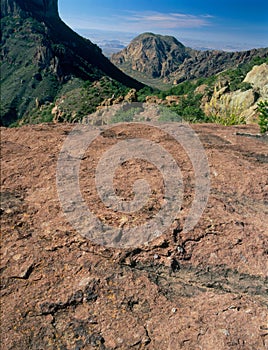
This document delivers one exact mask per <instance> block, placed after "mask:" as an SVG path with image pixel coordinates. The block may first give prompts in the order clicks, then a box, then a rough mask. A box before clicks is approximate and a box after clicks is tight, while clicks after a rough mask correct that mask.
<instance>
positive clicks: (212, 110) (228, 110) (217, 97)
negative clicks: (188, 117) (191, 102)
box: [202, 63, 268, 122]
mask: <svg viewBox="0 0 268 350" xmlns="http://www.w3.org/2000/svg"><path fill="white" fill-rule="evenodd" d="M243 83H247V84H249V86H250V88H248V89H247V90H246V91H243V90H242V89H238V90H235V91H230V89H229V82H228V81H227V80H220V81H219V82H218V83H217V84H216V85H215V87H214V92H213V94H212V96H211V98H209V100H208V101H207V99H206V95H204V97H205V98H204V100H203V101H204V103H203V106H202V107H203V109H204V111H205V113H206V114H207V115H219V116H220V115H221V116H226V117H227V116H232V115H234V116H235V115H236V116H241V118H243V119H245V121H246V122H256V121H257V120H258V114H259V113H258V103H259V102H260V101H267V100H268V64H266V63H263V64H261V65H259V66H254V67H253V68H252V70H250V71H249V72H248V74H247V75H246V77H245V79H244V80H243Z"/></svg>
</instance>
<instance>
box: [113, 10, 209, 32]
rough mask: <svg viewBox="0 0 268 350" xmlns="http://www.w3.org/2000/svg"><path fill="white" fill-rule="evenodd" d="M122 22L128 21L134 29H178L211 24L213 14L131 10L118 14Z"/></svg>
mask: <svg viewBox="0 0 268 350" xmlns="http://www.w3.org/2000/svg"><path fill="white" fill-rule="evenodd" d="M118 18H120V20H121V21H122V22H125V23H128V25H129V26H131V27H132V28H133V29H134V28H136V29H138V28H143V29H149V28H152V29H155V28H159V29H165V28H166V29H176V28H178V29H179V28H200V27H205V26H209V25H210V22H209V19H210V18H212V16H209V15H204V16H194V15H190V14H184V13H161V12H130V13H129V14H128V15H127V16H122V15H120V16H118Z"/></svg>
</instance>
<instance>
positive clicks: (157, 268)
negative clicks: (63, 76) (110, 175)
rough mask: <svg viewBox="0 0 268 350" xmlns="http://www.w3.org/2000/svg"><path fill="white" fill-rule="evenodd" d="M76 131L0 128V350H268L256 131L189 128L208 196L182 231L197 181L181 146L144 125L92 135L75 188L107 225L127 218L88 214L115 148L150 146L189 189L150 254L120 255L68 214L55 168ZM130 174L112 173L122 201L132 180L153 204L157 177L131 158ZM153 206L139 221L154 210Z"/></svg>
mask: <svg viewBox="0 0 268 350" xmlns="http://www.w3.org/2000/svg"><path fill="white" fill-rule="evenodd" d="M180 128H183V126H180ZM72 129H73V126H72V125H68V124H56V125H46V124H44V125H35V126H24V127H22V128H10V129H6V128H2V129H1V135H2V137H1V149H2V152H1V155H2V176H1V181H2V183H1V185H2V186H1V219H2V221H1V222H2V225H1V226H2V227H1V230H2V259H1V270H0V272H1V283H2V286H1V291H0V292H1V301H2V307H1V311H2V312H1V317H2V322H1V329H2V332H1V333H2V336H1V338H2V339H1V340H2V347H3V349H5V350H11V349H12V350H21V349H32V350H40V349H46V350H54V349H66V350H78V349H81V350H82V349H86V350H94V349H102V350H128V349H137V350H138V349H148V350H155V349H159V350H167V349H170V350H174V349H185V350H192V349H199V348H203V349H205V350H215V349H217V350H231V349H236V350H252V349H258V350H265V349H267V347H268V325H267V306H268V305H267V253H268V247H267V242H268V237H267V233H268V232H267V213H268V212H267V210H268V208H267V203H268V183H267V179H268V167H267V165H268V158H267V143H264V141H265V139H264V138H263V139H261V138H255V137H248V136H246V135H248V134H255V133H256V132H257V128H256V127H255V126H240V127H228V128H227V127H226V128H224V127H221V126H216V125H209V124H206V125H194V130H195V131H196V132H197V134H198V136H199V138H200V140H201V141H202V143H203V145H204V148H205V152H206V155H207V157H208V162H209V167H210V180H211V191H210V197H209V201H208V204H207V206H206V209H205V211H204V213H203V215H202V217H201V219H200V221H199V223H198V225H197V226H196V227H195V228H194V229H193V230H191V231H190V232H188V233H183V232H182V231H181V225H182V224H183V222H184V219H185V215H187V210H188V208H189V205H191V202H192V199H193V192H194V185H193V181H194V173H193V169H192V164H191V162H190V161H189V159H188V157H187V155H186V154H185V152H184V151H183V150H182V149H181V147H179V145H178V144H177V143H176V142H174V140H173V139H172V138H170V137H167V135H165V134H163V133H162V132H161V131H159V129H157V128H152V126H149V125H147V126H146V125H144V124H142V125H135V127H134V128H133V125H132V126H130V127H129V126H127V125H120V126H116V127H114V129H112V130H111V129H110V130H107V131H106V130H105V129H101V130H99V131H100V135H99V136H98V138H97V139H96V140H95V142H94V144H92V145H91V147H90V149H89V150H88V151H87V153H86V154H85V156H84V157H83V159H82V164H81V169H80V180H81V181H80V186H81V191H82V192H83V195H84V198H85V200H86V203H87V204H88V206H89V207H90V208H95V209H96V210H97V213H98V215H99V217H100V218H102V219H103V220H109V222H110V223H111V224H113V225H122V224H123V223H125V219H124V217H121V216H120V215H119V214H120V213H118V212H117V213H115V215H112V213H111V212H110V210H108V208H102V207H97V208H96V203H97V206H98V203H99V199H98V194H97V193H96V192H95V191H94V190H93V189H94V184H95V177H94V171H95V170H96V165H97V163H98V160H99V159H100V157H101V155H103V153H104V152H105V151H107V149H109V148H110V147H111V146H112V145H114V144H115V143H117V142H119V141H123V140H126V139H127V138H129V137H130V138H133V137H138V138H146V139H149V140H151V141H153V142H156V143H157V144H159V145H161V146H162V147H164V148H165V149H166V150H168V152H169V153H170V155H172V157H173V158H174V159H176V161H177V162H178V164H179V165H180V169H181V171H182V176H183V181H184V186H185V188H184V190H185V192H184V197H183V205H182V208H181V212H180V213H179V216H178V218H177V220H176V222H174V225H172V226H171V227H170V229H169V230H167V232H165V233H164V234H163V235H162V236H161V237H160V238H159V239H157V240H155V241H153V242H151V244H150V245H147V246H146V245H144V246H140V247H136V248H134V247H133V249H127V250H120V249H116V248H113V249H112V248H107V247H104V246H99V245H97V244H95V243H93V242H91V241H90V240H87V239H86V238H84V237H82V236H80V235H79V233H78V232H76V231H75V230H74V229H73V228H72V227H71V226H70V225H69V224H68V223H67V221H66V220H67V219H66V217H65V216H64V215H63V212H62V208H61V205H60V202H59V199H58V194H57V186H56V169H57V159H58V155H59V151H60V149H61V147H62V145H63V142H64V141H65V140H66V137H67V135H68V133H69V132H70V131H71V130H72ZM93 130H95V131H96V130H97V129H93ZM95 131H94V132H95ZM97 131H98V130H97ZM249 136H250V135H249ZM74 156H75V155H74ZM70 158H71V156H70ZM129 165H130V166H129V167H126V166H124V164H122V167H120V168H119V169H117V172H116V174H115V183H114V185H115V188H116V190H117V191H118V193H119V194H120V195H121V196H123V197H124V198H125V199H126V200H128V199H131V198H132V191H131V190H130V189H132V184H133V181H135V180H136V179H137V178H140V177H142V178H147V179H148V180H149V181H150V185H151V186H152V188H153V189H154V192H153V199H154V200H157V198H161V197H157V193H158V191H159V188H160V187H161V183H162V182H161V179H160V178H159V172H158V170H157V169H155V168H154V167H152V166H151V165H149V164H148V163H141V162H139V161H138V160H135V161H133V162H132V160H131V161H130V163H129ZM146 174H147V175H146ZM146 176H147V177H146ZM159 186H160V187H159ZM154 200H153V201H152V202H151V204H152V206H148V207H145V208H144V210H143V211H139V213H138V214H137V216H136V217H135V218H134V219H137V220H141V219H144V218H146V217H148V215H149V216H150V215H152V213H153V212H154V210H155V209H157V202H154ZM92 206H93V207H92ZM122 220H123V221H122Z"/></svg>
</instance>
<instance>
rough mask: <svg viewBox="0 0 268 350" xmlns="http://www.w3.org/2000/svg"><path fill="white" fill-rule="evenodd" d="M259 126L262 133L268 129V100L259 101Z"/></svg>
mask: <svg viewBox="0 0 268 350" xmlns="http://www.w3.org/2000/svg"><path fill="white" fill-rule="evenodd" d="M258 112H259V113H260V114H259V126H260V132H261V134H264V133H266V132H267V131H268V101H261V102H259V103H258Z"/></svg>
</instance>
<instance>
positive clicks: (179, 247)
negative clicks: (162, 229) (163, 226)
mask: <svg viewBox="0 0 268 350" xmlns="http://www.w3.org/2000/svg"><path fill="white" fill-rule="evenodd" d="M177 251H178V252H179V253H183V252H184V249H183V247H181V246H180V245H179V246H178V248H177Z"/></svg>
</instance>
